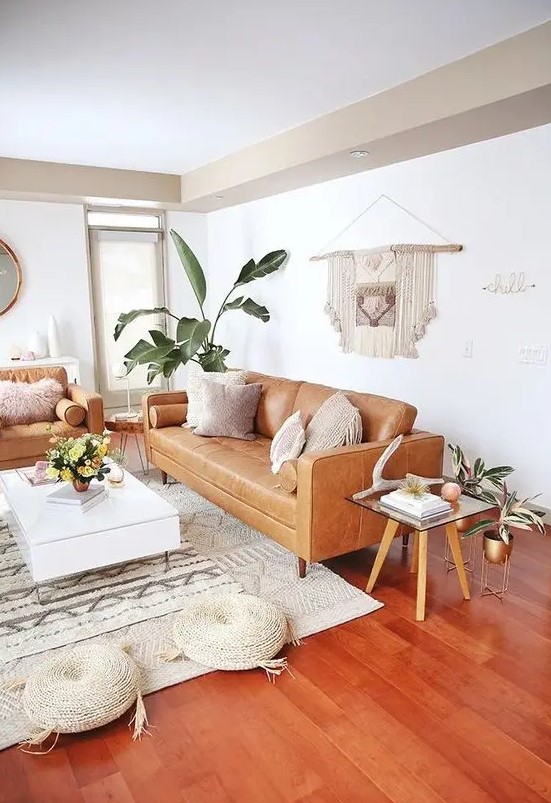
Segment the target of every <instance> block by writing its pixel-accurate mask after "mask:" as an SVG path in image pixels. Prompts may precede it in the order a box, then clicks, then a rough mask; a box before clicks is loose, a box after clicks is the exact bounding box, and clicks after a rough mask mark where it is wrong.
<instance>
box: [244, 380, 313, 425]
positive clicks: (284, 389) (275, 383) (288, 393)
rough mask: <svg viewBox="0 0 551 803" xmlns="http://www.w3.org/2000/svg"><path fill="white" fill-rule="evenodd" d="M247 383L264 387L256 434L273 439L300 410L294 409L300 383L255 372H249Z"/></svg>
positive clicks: (259, 405)
mask: <svg viewBox="0 0 551 803" xmlns="http://www.w3.org/2000/svg"><path fill="white" fill-rule="evenodd" d="M246 381H247V384H249V383H251V382H260V384H261V385H262V394H261V396H260V401H259V403H258V409H257V411H256V418H255V432H258V433H259V435H264V436H265V437H266V438H273V437H274V435H275V434H276V432H277V431H278V429H279V428H280V427H281V425H282V424H283V422H284V421H285V420H286V419H287V418H289V416H290V415H291V413H293V412H295V411H296V410H298V409H300V408H298V407H296V406H295V407H293V405H294V402H295V399H296V396H297V393H298V389H299V388H300V382H293V381H292V380H291V379H279V377H276V376H266V374H257V373H255V372H254V371H248V372H247V379H246Z"/></svg>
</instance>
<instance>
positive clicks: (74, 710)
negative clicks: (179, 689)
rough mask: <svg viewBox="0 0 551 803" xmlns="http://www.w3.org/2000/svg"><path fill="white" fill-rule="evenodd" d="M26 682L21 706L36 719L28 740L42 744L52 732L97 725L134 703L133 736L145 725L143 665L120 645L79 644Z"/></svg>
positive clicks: (72, 730) (109, 719)
mask: <svg viewBox="0 0 551 803" xmlns="http://www.w3.org/2000/svg"><path fill="white" fill-rule="evenodd" d="M24 684H25V688H24V691H23V695H22V705H23V708H24V710H25V712H26V714H27V716H28V717H29V719H30V720H31V722H32V724H33V728H32V732H31V734H30V737H29V739H28V740H27V744H34V745H36V744H42V742H43V741H44V740H45V739H47V738H48V736H49V735H50V734H52V733H56V734H60V733H81V732H82V731H89V730H92V729H93V728H99V727H101V726H102V725H106V724H107V723H108V722H112V721H113V720H115V719H117V718H118V717H120V716H121V714H124V712H125V711H127V710H128V709H129V708H130V707H131V706H132V705H133V704H134V703H136V713H135V715H134V717H133V718H132V720H131V724H132V723H134V738H138V737H139V736H140V735H141V734H142V732H143V731H144V730H145V727H146V725H147V718H146V716H145V708H144V705H143V700H142V696H141V693H140V673H139V670H138V668H137V666H136V664H135V663H134V661H133V660H132V659H131V658H130V656H129V655H127V654H126V653H125V652H124V651H123V650H122V649H121V648H120V647H116V646H113V645H108V644H89V645H86V644H82V645H79V646H77V647H74V648H73V649H71V650H69V651H68V652H65V653H63V654H62V655H56V656H55V657H54V658H52V659H50V660H49V661H46V662H45V663H44V664H42V665H41V666H39V667H38V668H37V669H36V670H34V671H33V673H32V674H31V675H30V677H28V678H26V680H25V681H24ZM20 685H23V682H22V683H21V684H20Z"/></svg>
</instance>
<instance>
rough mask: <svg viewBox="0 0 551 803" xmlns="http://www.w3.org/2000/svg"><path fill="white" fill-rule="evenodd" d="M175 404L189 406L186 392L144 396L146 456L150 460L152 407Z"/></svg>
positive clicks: (154, 392)
mask: <svg viewBox="0 0 551 803" xmlns="http://www.w3.org/2000/svg"><path fill="white" fill-rule="evenodd" d="M174 404H186V405H187V393H186V391H185V390H168V391H166V390H165V391H153V392H152V393H146V394H145V395H144V396H142V413H143V441H144V446H145V454H146V457H147V459H148V460H151V445H150V439H149V432H150V430H151V429H152V426H151V420H150V410H151V408H152V407H162V406H164V405H174Z"/></svg>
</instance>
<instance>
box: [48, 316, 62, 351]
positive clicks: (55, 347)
mask: <svg viewBox="0 0 551 803" xmlns="http://www.w3.org/2000/svg"><path fill="white" fill-rule="evenodd" d="M48 351H49V352H50V357H54V358H55V359H57V358H58V357H62V356H63V355H62V353H61V345H60V343H59V329H58V328H57V321H56V319H55V318H54V316H53V315H50V317H49V319H48Z"/></svg>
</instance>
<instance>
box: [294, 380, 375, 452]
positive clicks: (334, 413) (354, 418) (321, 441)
mask: <svg viewBox="0 0 551 803" xmlns="http://www.w3.org/2000/svg"><path fill="white" fill-rule="evenodd" d="M361 442H362V418H361V416H360V411H359V410H358V408H357V407H354V405H353V404H350V402H349V401H348V399H347V398H346V396H345V395H344V393H341V392H340V391H339V392H337V393H334V394H333V395H332V396H330V397H329V398H328V399H326V401H324V402H323V404H322V405H321V407H320V408H319V410H318V411H317V412H316V413H315V414H314V416H313V417H312V420H311V421H310V423H309V424H308V426H307V427H306V446H305V447H304V451H305V452H317V451H321V450H323V449H333V448H334V447H335V446H345V445H347V446H348V445H350V444H354V443H361Z"/></svg>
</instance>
